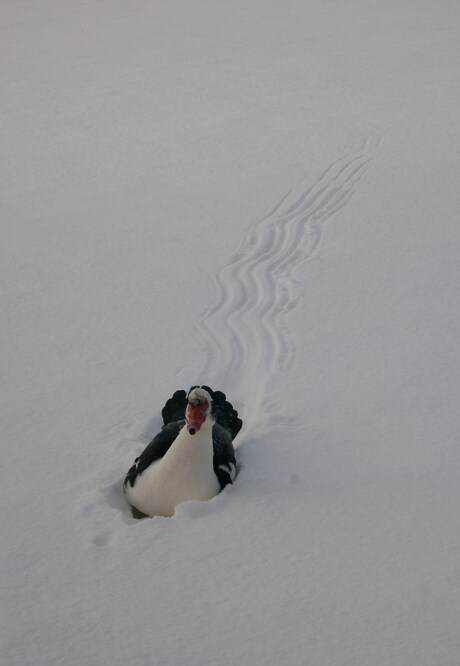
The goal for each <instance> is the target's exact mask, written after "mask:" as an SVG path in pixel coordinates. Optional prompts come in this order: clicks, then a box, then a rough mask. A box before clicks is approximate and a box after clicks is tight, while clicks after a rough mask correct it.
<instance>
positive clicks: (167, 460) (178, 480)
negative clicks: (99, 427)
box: [123, 386, 243, 518]
mask: <svg viewBox="0 0 460 666" xmlns="http://www.w3.org/2000/svg"><path fill="white" fill-rule="evenodd" d="M161 415H162V418H163V426H162V428H161V431H160V432H159V433H158V434H156V435H155V437H154V438H153V439H152V441H151V442H150V444H148V446H147V447H146V448H145V449H144V451H143V452H142V453H141V455H140V456H139V457H137V458H136V459H135V461H134V464H133V465H132V466H131V467H130V469H129V470H128V473H127V474H126V477H125V480H124V483H123V488H124V493H125V497H126V499H127V501H128V503H129V505H130V507H131V511H132V515H133V516H134V517H135V518H144V517H150V518H153V517H154V516H165V517H170V516H173V515H174V511H175V508H176V506H177V505H178V504H180V503H181V502H185V501H187V500H198V501H206V500H210V499H212V498H213V497H215V496H216V495H217V494H218V493H220V491H221V490H223V489H224V488H225V487H226V486H227V485H229V484H232V483H233V481H234V480H235V477H236V473H237V465H236V456H235V448H234V446H233V440H234V439H235V437H236V436H237V434H238V433H239V431H240V430H241V427H242V425H243V422H242V420H241V419H240V418H239V417H238V412H237V411H236V409H234V408H233V405H232V404H231V403H230V402H228V401H227V397H226V395H225V393H223V392H222V391H214V390H213V389H211V388H210V387H209V386H192V387H191V388H190V390H189V391H188V393H187V392H186V391H185V390H182V389H181V390H178V391H176V392H175V393H174V394H173V396H172V397H171V398H169V399H168V400H167V401H166V403H165V406H164V407H163V409H162V410H161Z"/></svg>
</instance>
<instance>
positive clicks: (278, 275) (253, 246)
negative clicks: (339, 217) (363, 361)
mask: <svg viewBox="0 0 460 666" xmlns="http://www.w3.org/2000/svg"><path fill="white" fill-rule="evenodd" d="M372 159H373V155H372V154H371V152H370V151H369V150H367V146H366V147H365V148H364V149H363V150H362V151H360V152H358V153H355V154H353V155H351V156H347V157H343V158H340V159H338V160H336V161H335V162H333V163H332V164H330V165H329V166H328V167H327V169H325V170H324V171H323V173H322V174H321V175H320V176H319V178H318V179H317V180H316V181H315V182H314V183H313V184H311V185H309V186H305V182H303V183H301V184H300V185H299V186H297V187H296V188H294V189H293V190H291V192H289V193H288V194H287V195H285V196H284V197H283V198H282V199H281V200H280V201H279V203H278V204H277V205H276V206H275V207H274V208H272V209H271V210H270V212H269V213H268V214H267V215H265V216H264V217H263V218H262V219H261V220H259V221H258V222H256V223H255V224H254V225H252V226H251V227H250V229H249V230H248V232H247V234H246V236H245V237H244V239H243V241H242V243H241V245H240V248H239V249H238V251H237V252H236V254H235V255H234V256H233V257H232V259H231V260H230V261H229V263H228V264H226V265H225V266H223V268H222V269H220V270H219V272H218V273H217V276H216V277H215V279H214V281H215V292H216V298H215V303H214V304H213V305H212V306H211V307H209V309H208V310H207V311H206V312H205V313H204V316H203V319H202V321H201V322H200V325H199V328H200V331H201V333H202V331H203V329H204V330H205V332H206V340H207V344H206V349H205V354H206V363H205V369H204V377H207V378H209V379H208V381H210V382H211V383H213V382H214V383H215V384H216V385H222V386H226V387H227V389H228V390H232V392H233V388H234V385H236V384H238V386H242V387H243V395H241V399H242V400H245V401H249V402H251V401H252V405H251V408H252V411H254V410H256V411H257V408H259V407H260V403H261V401H262V399H263V398H264V396H265V394H266V388H267V386H268V385H269V383H270V381H271V378H272V377H273V376H274V375H275V373H276V372H278V371H280V370H286V369H287V368H288V367H289V365H290V363H291V362H292V360H293V359H294V357H295V353H296V348H295V345H294V342H293V340H292V338H291V336H290V335H289V329H288V322H287V320H286V317H285V315H286V314H287V313H288V312H290V311H291V310H292V309H293V308H295V306H296V305H297V303H298V302H299V300H300V298H301V290H300V289H299V285H298V284H297V282H296V280H295V279H294V272H295V269H296V268H297V267H298V266H299V264H301V263H302V262H304V261H306V260H307V259H308V257H310V256H311V255H312V254H313V253H314V251H315V250H316V248H317V247H318V245H319V243H320V241H321V228H322V225H323V224H324V223H325V222H327V221H328V220H329V219H330V218H332V217H333V216H334V215H335V214H336V213H337V212H338V211H340V210H341V209H342V208H343V207H344V206H345V205H346V204H347V203H348V202H349V201H350V199H351V198H352V196H353V195H354V193H355V188H356V185H357V183H358V182H359V180H360V179H361V178H362V176H363V175H364V174H365V173H366V170H367V168H368V165H369V162H370V161H371V160H372ZM197 328H198V327H197ZM197 332H198V331H197ZM198 337H199V336H198ZM216 368H218V369H219V370H218V371H216ZM218 373H220V374H219V375H218ZM229 373H230V374H231V377H230V378H229V376H228V375H229ZM232 377H233V378H235V382H232ZM254 385H258V386H259V391H258V395H257V396H254V395H253V394H252V395H249V387H252V388H253V387H254ZM240 392H241V388H240Z"/></svg>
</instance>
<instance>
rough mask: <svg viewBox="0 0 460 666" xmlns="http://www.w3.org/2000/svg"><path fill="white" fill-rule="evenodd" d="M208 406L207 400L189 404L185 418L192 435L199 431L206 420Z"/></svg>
mask: <svg viewBox="0 0 460 666" xmlns="http://www.w3.org/2000/svg"><path fill="white" fill-rule="evenodd" d="M208 407H209V403H208V401H207V400H203V402H200V403H199V404H198V405H192V404H191V403H189V404H188V405H187V411H186V413H185V418H186V421H187V430H188V431H189V433H190V434H191V435H194V434H195V433H196V432H198V430H199V429H200V428H201V426H202V425H203V423H204V422H205V421H206V411H207V409H208Z"/></svg>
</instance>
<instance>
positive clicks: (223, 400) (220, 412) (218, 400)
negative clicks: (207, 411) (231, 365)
mask: <svg viewBox="0 0 460 666" xmlns="http://www.w3.org/2000/svg"><path fill="white" fill-rule="evenodd" d="M201 388H204V390H205V391H207V392H208V393H209V395H210V396H211V398H212V402H213V413H214V418H215V419H216V422H217V423H218V424H219V425H221V426H222V427H223V428H226V429H227V430H229V431H230V433H231V435H232V440H233V439H235V437H236V436H237V434H238V433H239V431H240V430H241V426H242V425H243V421H242V420H241V419H240V418H238V412H237V411H236V409H234V408H233V405H232V404H231V402H228V400H227V396H226V395H225V393H222V391H213V390H212V389H211V388H209V386H202V387H201Z"/></svg>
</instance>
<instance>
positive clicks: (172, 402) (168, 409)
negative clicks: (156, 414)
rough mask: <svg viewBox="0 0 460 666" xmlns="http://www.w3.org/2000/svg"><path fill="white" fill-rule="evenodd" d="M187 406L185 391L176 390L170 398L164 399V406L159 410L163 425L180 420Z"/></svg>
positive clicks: (183, 416) (183, 417)
mask: <svg viewBox="0 0 460 666" xmlns="http://www.w3.org/2000/svg"><path fill="white" fill-rule="evenodd" d="M186 406H187V394H186V392H185V391H183V390H181V391H176V392H175V393H174V395H173V397H172V398H169V400H167V401H166V404H165V406H164V407H163V409H162V410H161V416H162V417H163V423H164V425H168V423H174V422H175V421H182V420H183V419H185V408H186Z"/></svg>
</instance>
